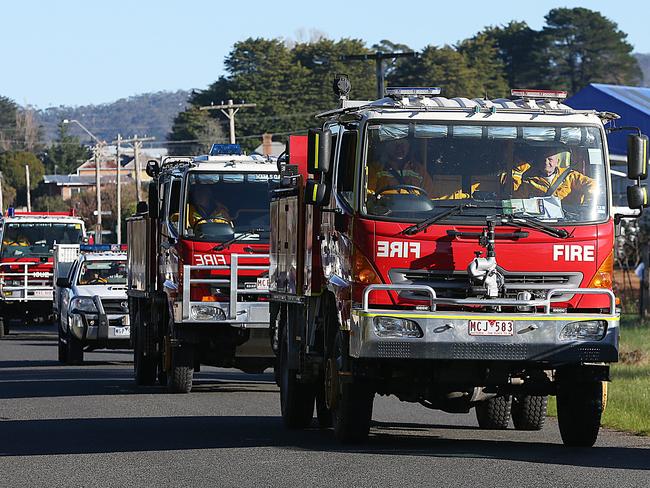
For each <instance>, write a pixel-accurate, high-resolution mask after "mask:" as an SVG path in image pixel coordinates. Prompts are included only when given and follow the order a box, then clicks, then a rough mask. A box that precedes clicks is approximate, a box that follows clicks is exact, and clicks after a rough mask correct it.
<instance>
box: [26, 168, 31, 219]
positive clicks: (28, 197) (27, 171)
mask: <svg viewBox="0 0 650 488" xmlns="http://www.w3.org/2000/svg"><path fill="white" fill-rule="evenodd" d="M25 180H26V181H25V183H26V184H27V211H28V212H31V211H32V192H31V190H30V188H29V164H26V165H25Z"/></svg>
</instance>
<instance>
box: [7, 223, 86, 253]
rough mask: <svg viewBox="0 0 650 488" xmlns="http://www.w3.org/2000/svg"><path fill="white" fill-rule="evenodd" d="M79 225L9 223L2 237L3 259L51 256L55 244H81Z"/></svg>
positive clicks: (81, 234)
mask: <svg viewBox="0 0 650 488" xmlns="http://www.w3.org/2000/svg"><path fill="white" fill-rule="evenodd" d="M82 238H83V230H82V228H81V224H79V223H76V224H75V223H70V224H68V223H52V222H8V223H7V224H6V225H5V228H4V233H3V235H2V254H1V256H2V257H3V258H30V257H42V256H51V255H52V250H53V248H54V244H79V243H80V242H81V240H82Z"/></svg>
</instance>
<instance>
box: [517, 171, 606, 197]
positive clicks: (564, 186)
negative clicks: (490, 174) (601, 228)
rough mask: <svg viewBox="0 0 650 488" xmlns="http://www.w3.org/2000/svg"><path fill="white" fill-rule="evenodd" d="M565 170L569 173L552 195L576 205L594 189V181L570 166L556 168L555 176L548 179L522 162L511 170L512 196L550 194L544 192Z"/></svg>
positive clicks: (541, 195)
mask: <svg viewBox="0 0 650 488" xmlns="http://www.w3.org/2000/svg"><path fill="white" fill-rule="evenodd" d="M526 166H527V167H526ZM524 168H525V169H524ZM567 171H568V172H569V173H568V174H567V175H566V176H565V177H564V181H562V183H560V185H559V186H558V187H557V188H556V189H555V191H554V192H553V196H556V197H558V198H559V199H560V200H562V202H564V203H568V204H573V205H577V204H580V203H583V202H584V201H585V200H586V199H588V198H589V197H590V195H591V194H593V193H594V192H595V191H596V182H595V181H594V180H593V178H589V177H588V176H585V175H583V174H582V173H580V172H578V171H576V170H573V169H571V168H558V170H557V172H556V174H555V177H554V178H553V179H552V180H551V181H549V180H548V179H547V178H545V177H543V176H541V175H538V174H534V173H533V170H531V165H530V164H529V163H523V164H521V165H519V166H517V167H515V168H514V169H513V170H512V180H513V184H514V186H513V189H514V193H513V196H515V197H516V198H532V197H543V196H551V195H547V194H546V193H547V192H548V190H549V189H550V188H551V186H553V184H554V183H555V182H556V180H557V179H558V178H561V177H563V175H564V173H565V172H567Z"/></svg>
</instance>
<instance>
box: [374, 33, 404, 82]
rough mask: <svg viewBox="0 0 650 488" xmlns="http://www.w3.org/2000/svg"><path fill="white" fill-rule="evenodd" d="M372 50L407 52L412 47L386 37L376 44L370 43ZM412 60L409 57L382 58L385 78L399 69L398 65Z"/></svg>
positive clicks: (388, 77)
mask: <svg viewBox="0 0 650 488" xmlns="http://www.w3.org/2000/svg"><path fill="white" fill-rule="evenodd" d="M372 50H373V51H375V52H377V51H379V52H382V53H407V52H411V51H412V49H411V48H410V47H409V46H408V45H406V44H400V43H396V42H392V41H389V40H388V39H382V40H381V41H379V42H378V43H377V44H373V45H372ZM409 62H412V59H410V58H393V59H385V60H384V77H385V78H386V80H389V79H390V78H391V76H392V74H393V73H394V72H395V71H396V70H398V69H399V67H400V66H403V65H404V64H405V63H409Z"/></svg>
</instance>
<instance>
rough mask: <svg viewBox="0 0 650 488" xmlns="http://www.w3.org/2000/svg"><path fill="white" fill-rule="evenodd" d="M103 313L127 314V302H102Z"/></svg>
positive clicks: (124, 300)
mask: <svg viewBox="0 0 650 488" xmlns="http://www.w3.org/2000/svg"><path fill="white" fill-rule="evenodd" d="M102 305H103V306H104V312H106V313H107V314H119V313H129V302H128V301H127V300H126V298H125V299H121V300H102Z"/></svg>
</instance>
